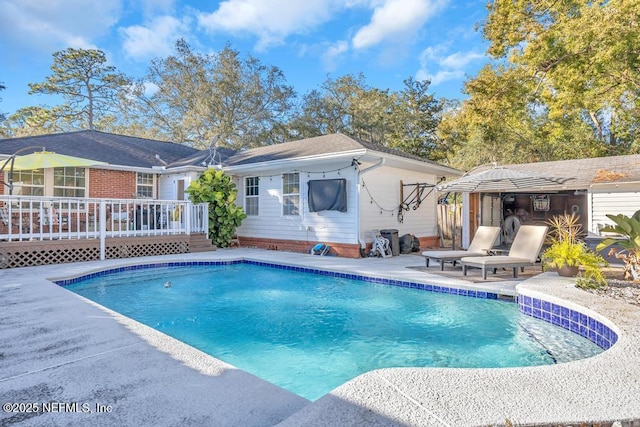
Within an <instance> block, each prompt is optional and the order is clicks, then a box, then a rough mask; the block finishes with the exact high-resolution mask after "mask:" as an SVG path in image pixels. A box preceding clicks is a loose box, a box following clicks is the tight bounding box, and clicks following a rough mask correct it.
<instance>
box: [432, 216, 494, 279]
mask: <svg viewBox="0 0 640 427" xmlns="http://www.w3.org/2000/svg"><path fill="white" fill-rule="evenodd" d="M499 234H500V227H490V226H487V225H481V226H480V227H478V229H477V230H476V234H475V235H474V236H473V240H471V244H470V245H469V248H467V250H455V251H425V252H422V256H423V257H425V264H426V265H427V267H429V260H435V261H438V262H440V270H441V271H442V270H444V263H445V262H451V263H453V265H454V266H455V265H456V262H457V261H460V259H461V258H462V257H471V256H485V255H487V251H488V250H489V249H491V248H492V247H493V245H494V244H495V242H496V239H497V238H498V235H499Z"/></svg>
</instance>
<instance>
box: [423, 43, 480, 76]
mask: <svg viewBox="0 0 640 427" xmlns="http://www.w3.org/2000/svg"><path fill="white" fill-rule="evenodd" d="M448 49H449V46H448V45H446V44H441V45H437V46H430V47H428V48H426V49H424V50H423V51H422V53H421V54H420V57H419V61H420V69H419V70H418V72H417V73H416V79H417V80H430V81H431V85H432V86H437V85H439V84H441V83H445V82H447V81H451V80H462V79H464V77H465V74H466V73H467V70H468V69H469V67H470V66H473V65H474V64H477V63H479V62H481V61H483V60H485V59H486V56H485V55H483V54H481V53H478V52H476V51H469V52H454V53H451V54H447V53H446V52H447V51H448Z"/></svg>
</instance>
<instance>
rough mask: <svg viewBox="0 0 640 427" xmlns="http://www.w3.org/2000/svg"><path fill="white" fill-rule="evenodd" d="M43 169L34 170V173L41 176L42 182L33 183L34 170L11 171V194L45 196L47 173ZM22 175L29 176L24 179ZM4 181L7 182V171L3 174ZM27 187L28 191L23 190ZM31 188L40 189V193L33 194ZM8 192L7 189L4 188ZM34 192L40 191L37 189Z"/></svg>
mask: <svg viewBox="0 0 640 427" xmlns="http://www.w3.org/2000/svg"><path fill="white" fill-rule="evenodd" d="M45 172H46V171H45V170H41V171H38V172H36V175H38V176H41V177H42V184H37V185H34V184H33V175H34V171H29V170H24V171H13V176H12V178H13V194H15V195H21V196H45V195H47V175H46V173H45ZM24 177H29V181H26V182H25V181H24ZM4 182H6V183H8V182H9V172H6V173H5V174H4ZM25 189H28V193H26V192H25ZM33 189H41V194H33ZM5 192H8V189H5ZM36 193H40V191H37V192H36Z"/></svg>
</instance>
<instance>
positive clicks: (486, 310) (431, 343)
mask: <svg viewBox="0 0 640 427" xmlns="http://www.w3.org/2000/svg"><path fill="white" fill-rule="evenodd" d="M167 281H170V282H171V287H165V282H167ZM66 288H67V289H69V290H72V291H73V292H76V293H78V294H80V295H83V296H85V297H87V298H89V299H91V300H93V301H96V302H97V303H99V304H101V305H103V306H105V307H108V308H110V309H112V310H115V311H117V312H119V313H122V314H124V315H126V316H128V317H130V318H132V319H135V320H137V321H139V322H142V323H144V324H146V325H148V326H151V327H153V328H155V329H157V330H159V331H162V332H163V333H165V334H167V335H170V336H172V337H174V338H176V339H179V340H180V341H183V342H185V343H188V344H190V345H192V346H193V347H196V348H198V349H200V350H202V351H204V352H206V353H208V354H210V355H212V356H214V357H216V358H218V359H221V360H223V361H225V362H228V363H230V364H232V365H234V366H236V367H238V368H240V369H243V370H245V371H248V372H251V373H253V374H254V375H257V376H259V377H261V378H263V379H265V380H267V381H270V382H272V383H274V384H277V385H279V386H281V387H284V388H286V389H288V390H290V391H292V392H294V393H297V394H298V395H301V396H303V397H305V398H307V399H310V400H315V399H317V398H318V397H320V396H322V395H324V394H326V393H327V392H329V391H331V390H332V389H333V388H335V387H337V386H339V385H340V384H342V383H344V382H346V381H347V380H349V379H351V378H353V377H355V376H357V375H359V374H362V373H364V372H367V371H371V370H373V369H377V368H387V367H427V366H432V367H513V366H533V365H546V364H553V363H559V362H566V361H570V360H575V359H579V358H584V357H589V356H593V355H595V354H598V353H600V352H601V351H602V350H601V349H600V348H599V347H598V346H596V345H595V344H593V343H592V342H590V341H589V340H587V339H585V338H582V337H580V336H579V335H576V334H573V333H571V332H569V331H566V330H564V329H562V328H559V327H557V326H553V325H551V324H549V323H547V322H543V321H540V320H537V319H533V318H531V317H529V316H524V315H522V314H520V313H519V311H518V307H517V305H516V304H514V303H512V302H505V301H496V300H487V299H480V298H469V297H462V296H456V295H450V294H442V293H434V292H427V291H423V290H417V289H408V288H401V287H396V286H389V285H384V284H375V283H370V282H364V281H360V280H350V279H343V278H337V277H327V276H322V275H317V274H311V273H304V272H295V271H287V270H282V269H275V268H270V267H264V266H257V265H251V264H232V265H221V266H189V267H160V268H153V269H141V270H132V271H125V272H120V273H114V274H108V275H101V276H98V277H94V278H91V279H88V280H83V281H81V282H79V283H75V284H71V285H68V286H66Z"/></svg>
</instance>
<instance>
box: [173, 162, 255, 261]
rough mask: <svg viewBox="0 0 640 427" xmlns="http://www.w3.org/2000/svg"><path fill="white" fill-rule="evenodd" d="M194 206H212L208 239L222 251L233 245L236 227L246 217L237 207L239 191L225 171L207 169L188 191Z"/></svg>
mask: <svg viewBox="0 0 640 427" xmlns="http://www.w3.org/2000/svg"><path fill="white" fill-rule="evenodd" d="M185 192H186V193H187V194H189V200H191V202H193V203H204V202H208V203H209V238H210V239H211V241H212V242H213V244H214V245H216V246H218V247H219V248H226V247H228V246H229V244H230V243H231V239H232V238H233V236H234V234H235V232H236V227H239V226H240V224H242V220H244V219H245V218H246V217H247V215H246V214H245V213H244V210H243V209H242V207H241V206H238V205H236V197H237V195H238V190H236V185H235V184H234V183H233V182H231V178H230V177H229V176H228V175H225V173H224V172H223V171H219V170H215V169H207V170H206V171H205V172H203V174H202V175H201V176H200V178H198V180H197V181H194V182H192V183H191V185H190V186H189V188H187V189H186V190H185Z"/></svg>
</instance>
